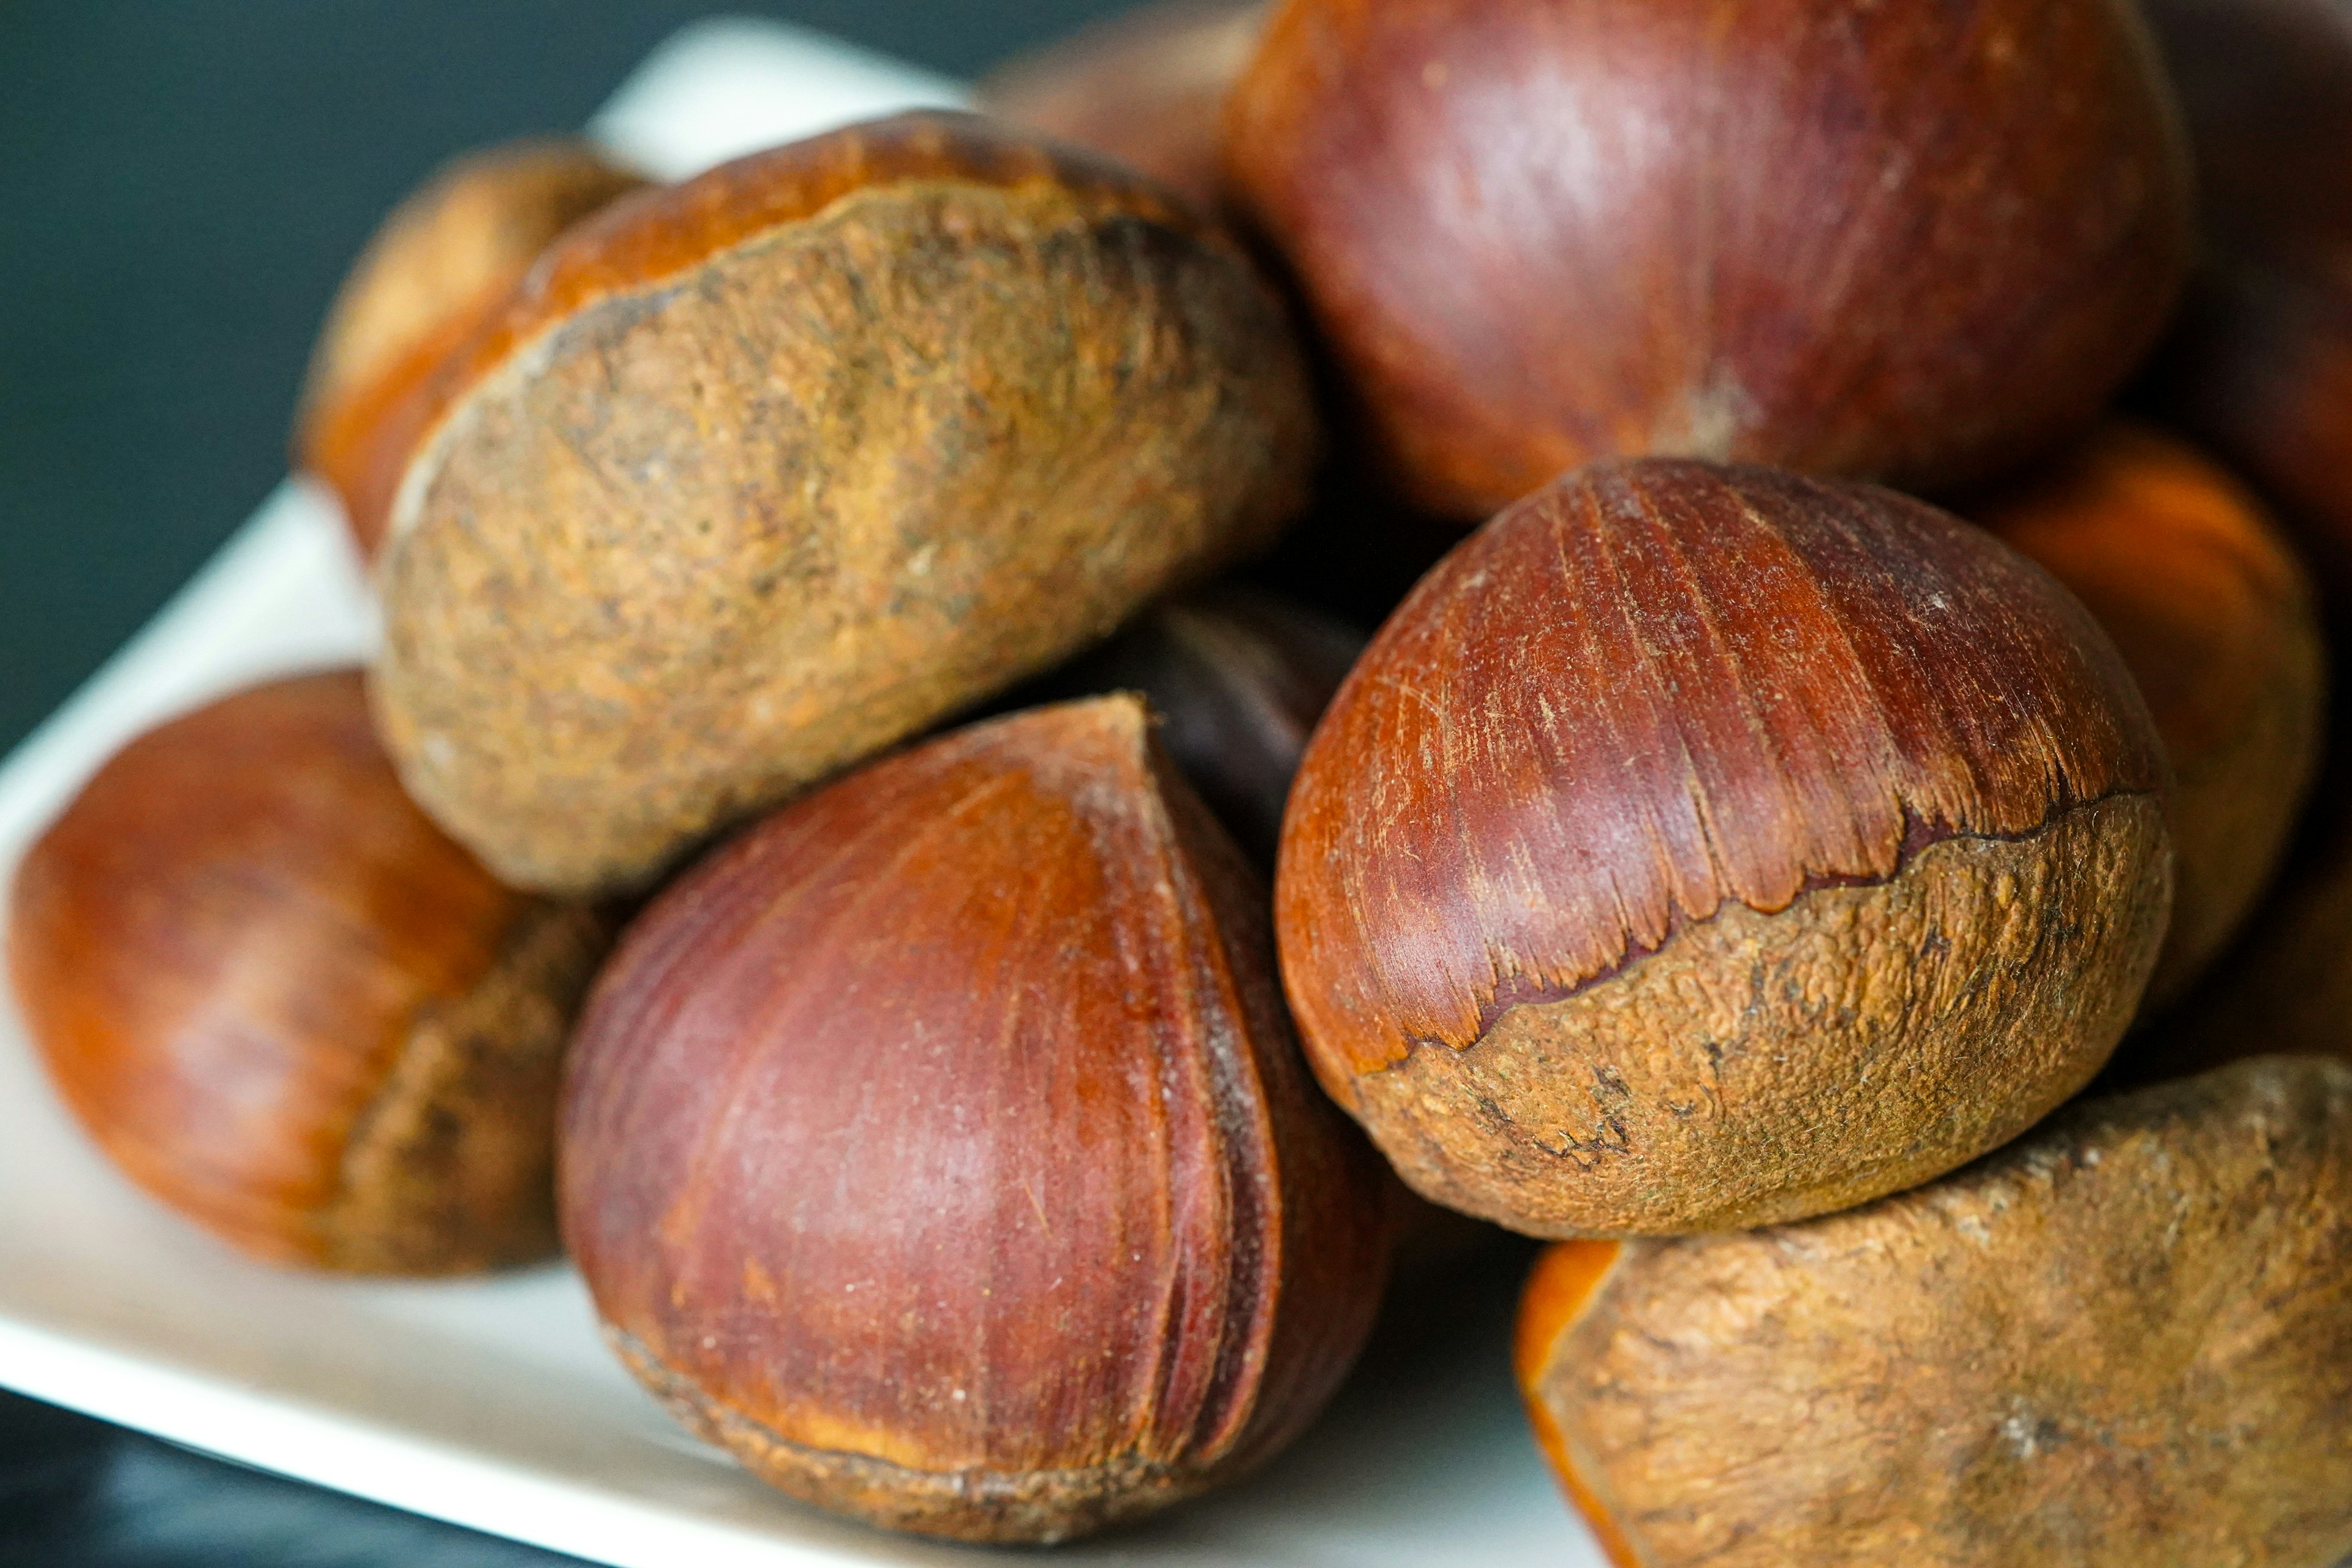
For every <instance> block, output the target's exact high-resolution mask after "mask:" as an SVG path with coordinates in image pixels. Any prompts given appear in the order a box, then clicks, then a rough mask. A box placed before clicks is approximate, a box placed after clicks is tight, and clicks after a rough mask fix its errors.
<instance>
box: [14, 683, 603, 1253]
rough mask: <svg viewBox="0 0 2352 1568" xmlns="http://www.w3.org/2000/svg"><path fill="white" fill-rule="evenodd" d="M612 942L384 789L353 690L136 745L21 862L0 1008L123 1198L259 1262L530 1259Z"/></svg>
mask: <svg viewBox="0 0 2352 1568" xmlns="http://www.w3.org/2000/svg"><path fill="white" fill-rule="evenodd" d="M607 936H608V931H607V927H606V925H605V923H604V921H603V920H602V919H601V918H600V917H598V916H597V915H596V914H594V913H593V912H592V911H590V910H584V909H582V908H579V907H576V906H566V905H556V904H549V903H546V902H543V901H542V900H538V899H531V898H526V897H523V896H522V895H520V894H517V893H514V892H510V891H509V890H508V889H505V888H502V887H500V886H499V884H498V883H497V882H495V881H493V880H492V879H490V877H489V876H488V874H487V873H486V872H484V871H483V870H482V868H480V867H479V866H478V865H477V864H476V863H475V862H474V861H473V859H472V858H469V857H468V856H467V854H466V853H465V851H464V850H462V849H460V848H458V847H457V845H455V844H453V843H451V842H450V841H449V840H448V839H447V838H446V837H444V836H443V835H442V833H441V832H440V830H439V829H437V828H436V827H435V826H433V825H432V823H431V822H429V821H427V820H426V819H425V815H424V814H423V813H422V812H420V811H418V810H417V809H416V808H415V806H414V805H410V804H409V802H408V799H407V797H406V796H404V795H402V794H401V792H400V785H399V783H398V781H397V780H395V779H394V776H393V772H392V767H391V764H390V763H387V762H386V761H385V760H384V758H383V752H382V751H381V750H380V749H379V748H378V747H377V745H376V743H375V737H374V735H373V733H372V732H371V731H370V729H369V727H368V718H367V706H366V703H365V701H364V700H363V699H362V696H361V693H360V681H359V677H358V676H357V675H356V674H354V673H351V672H341V673H332V674H324V675H314V676H305V677H299V678H296V679H288V680H281V681H278V682H274V683H272V684H270V685H267V686H262V687H257V688H255V689H251V690H249V691H245V692H241V693H239V694H237V695H236V696H233V697H229V698H226V699H223V700H220V701H218V702H215V703H214V704H212V705H211V706H209V707H206V708H204V709H200V710H197V711H195V712H194V713H191V714H188V715H186V716H185V717H184V718H180V719H177V720H174V721H172V722H170V723H168V724H165V725H163V727H162V728H160V729H157V730H154V731H151V732H150V733H148V734H146V735H144V736H142V737H141V738H140V739H138V740H136V741H134V742H131V744H130V745H129V746H127V747H125V748H124V749H123V750H122V752H121V753H120V754H118V755H117V756H116V757H115V758H114V759H113V760H112V761H111V762H110V763H108V764H107V765H106V766H105V768H103V769H102V770H101V771H100V773H98V775H97V776H96V777H95V778H93V779H92V780H91V781H90V782H89V785H88V786H87V787H86V788H84V789H83V791H82V792H81V794H80V795H79V796H78V797H77V798H76V799H75V800H74V802H73V804H72V805H70V806H68V808H67V810H66V811H65V813H64V815H63V816H60V817H58V820H57V821H56V822H55V823H54V824H52V825H51V826H50V827H49V828H48V829H47V832H45V833H44V834H43V835H42V836H41V837H40V838H39V840H38V841H37V842H36V843H35V844H34V846H33V847H32V848H31V850H30V851H28V852H27V853H26V857H25V859H24V861H23V863H22V865H21V866H20V867H19V868H18V869H17V872H16V883H15V886H14V888H13V889H12V892H11V903H10V910H9V922H8V959H9V967H10V973H11V975H12V978H13V979H14V981H15V985H16V999H17V1003H18V1005H20V1006H21V1007H22V1008H23V1010H24V1015H25V1020H26V1026H27V1027H28V1029H29V1031H30V1033H31V1035H32V1037H33V1040H34V1043H35V1044H36V1045H37V1047H39V1050H40V1053H41V1058H42V1060H43V1063H44V1065H45V1066H46V1067H47V1068H48V1072H49V1077H50V1079H51V1081H52V1082H54V1083H55V1084H56V1086H57V1089H58V1093H59V1094H60V1095H61V1096H62V1097H63V1098H64V1100H65V1101H66V1104H67V1105H68V1107H69V1108H70V1109H71V1110H72V1111H73V1113H74V1115H75V1116H76V1118H77V1119H79V1121H80V1122H81V1124H82V1126H83V1128H84V1129H85V1130H87V1131H88V1132H89V1135H90V1137H91V1138H92V1139H93V1140H94V1141H95V1142H97V1143H98V1145H99V1146H100V1148H101V1149H103V1150H104V1151H105V1152H106V1153H107V1154H108V1155H109V1156H110V1158H111V1159H112V1160H113V1161H114V1163H115V1164H116V1165H118V1166H119V1167H120V1168H121V1170H122V1172H123V1173H124V1174H126V1175H128V1176H129V1177H130V1178H131V1180H132V1181H134V1182H136V1183H137V1184H139V1185H140V1186H142V1187H143V1188H145V1189H146V1190H147V1191H148V1192H149V1193H151V1194H153V1195H155V1196H156V1197H158V1198H160V1199H162V1200H163V1202H164V1203H166V1204H168V1205H171V1206H172V1207H173V1208H175V1209H177V1210H179V1211H180V1212H181V1213H182V1214H184V1215H186V1216H187V1217H188V1218H190V1219H193V1220H194V1221H195V1222H196V1223H197V1224H199V1225H201V1226H205V1228H206V1229H208V1230H210V1231H212V1232H213V1233H214V1234H215V1235H217V1236H219V1237H222V1238H224V1239H226V1241H228V1242H230V1243H232V1244H233V1245H235V1246H236V1247H240V1248H242V1249H244V1250H245V1251H247V1252H249V1253H252V1254H254V1255H256V1256H257V1257H261V1258H268V1259H271V1260H273V1261H278V1262H286V1263H298V1264H305V1265H310V1266H313V1267H317V1268H332V1269H347V1270H353V1271H357V1272H362V1273H390V1274H446V1273H455V1272H460V1271H464V1270H469V1269H477V1268H490V1267H494V1266H497V1265H500V1264H509V1263H518V1262H525V1261H529V1260H530V1259H533V1258H539V1257H541V1256H544V1255H546V1254H548V1253H551V1252H552V1251H553V1250H554V1248H555V1226H554V1185H553V1166H554V1148H553V1143H554V1132H555V1100H556V1090H557V1085H558V1073H559V1064H560V1059H561V1056H562V1047H563V1044H564V1039H565V1036H566V1032H567V1030H568V1028H569V1026H570V1024H571V1020H572V1010H573V1008H574V1007H575V1006H576V1005H577V1004H578V1002H579V999H580V997H581V995H582V994H583V992H584V991H585V990H586V989H587V985H588V979H589V975H590V973H592V972H593V969H594V967H595V964H596V962H597V960H598V959H599V958H600V957H601V956H602V955H603V952H604V946H605V942H606V940H607Z"/></svg>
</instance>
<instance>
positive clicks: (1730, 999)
mask: <svg viewBox="0 0 2352 1568" xmlns="http://www.w3.org/2000/svg"><path fill="white" fill-rule="evenodd" d="M2163 782H2164V763H2163V759H2162V756H2161V752H2160V749H2159V743H2158V740H2157V737H2156V734H2155V731H2154V729H2153V726H2152V725H2151V723H2150V721H2149V720H2148V717H2147V710H2146V708H2145V707H2144V706H2143V705H2142V703H2141V700H2140V698H2139V695H2138V693H2137V690H2136V689H2134V687H2133V685H2132V681H2131V678H2130V676H2129V675H2128V674H2126V672H2125V670H2124V668H2123V665H2122V662H2121V660H2120V659H2119V658H2118V657H2117V656H2116V652H2115V648H2114V647H2113V645H2112V644H2111V643H2109V642H2108V640H2107V639H2106V637H2105V635H2104V634H2102V633H2101V632H2100V630H2099V629H2098V626H2097V625H2096V624H2095V622H2093V621H2092V619H2091V618H2090V616H2088V615H2087V614H2086V613H2085V612H2084V610H2083V608H2082V606H2081V605H2078V604H2076V603H2075V602H2074V600H2073V599H2072V598H2070V597H2069V596H2068V595H2066V594H2065V592H2064V590H2063V589H2061V588H2060V587H2058V586H2057V584H2054V583H2053V582H2052V581H2051V579H2050V578H2049V577H2048V576H2047V575H2046V574H2043V573H2042V571H2041V570H2040V569H2039V568H2037V567H2034V566H2033V565H2032V564H2031V563H2028V562H2026V561H2024V560H2023V559H2022V558H2021V557H2020V556H2018V555H2016V554H2014V553H2013V552H2011V551H2009V550H2007V549H2006V548H2004V547H2003V546H2001V545H2000V544H1999V543H1998V542H1995V541H1993V540H1992V539H1991V538H1990V536H1988V535H1986V534H1985V533H1984V532H1982V531H1980V530H1977V529H1973V528H1970V527H1969V526H1967V525H1966V524H1964V523H1961V522H1959V521H1958V520H1956V519H1954V518H1951V517H1948V516H1947V515H1945V514H1944V513H1942V512H1940V511H1937V510H1935V509H1934V508H1932V507H1928V506H1926V505H1924V504H1923V503H1920V502H1917V501H1914V500H1908V499H1906V498H1904V497H1901V496H1898V495H1895V493H1893V492H1892V491H1887V490H1881V489H1875V488H1874V487H1870V486H1861V485H1844V484H1836V483H1829V482H1821V481H1813V480H1807V479H1799V478H1797V477H1795V476H1792V475H1786V474H1780V473H1778V472H1775V471H1772V470H1769V469H1759V468H1718V467H1716V466H1713V465H1709V464H1704V463H1695V462H1688V461H1681V460H1670V459H1648V460H1643V461H1638V462H1632V463H1623V464H1604V465H1600V466H1596V467H1595V468H1589V469H1586V470H1584V471H1583V472H1582V473H1580V474H1578V475H1575V476H1571V477H1570V479H1566V480H1563V481H1561V482H1560V483H1559V484H1558V485H1555V486H1553V487H1551V488H1550V489H1547V490H1544V491H1540V492H1538V494H1537V495H1535V496H1532V497H1530V498H1529V499H1528V500H1526V501H1524V502H1522V503H1520V504H1519V505H1518V506H1516V507H1514V508H1512V509H1511V510H1508V511H1507V512H1505V513H1504V514H1503V515H1502V516H1500V517H1498V518H1497V519H1496V520H1495V521H1493V522H1492V523H1490V524H1488V525H1487V526H1486V529H1485V530H1483V531H1480V532H1479V533H1477V534H1475V535H1473V536H1472V537H1471V538H1470V539H1469V540H1468V541H1467V542H1465V543H1464V544H1463V545H1462V547H1461V548H1459V549H1457V550H1456V551H1455V552H1454V553H1453V554H1452V555H1450V556H1448V557H1447V558H1446V560H1445V561H1444V563H1442V564H1441V565H1440V566H1439V567H1438V568H1437V570H1436V571H1434V572H1433V573H1432V574H1430V575H1429V576H1428V577H1427V578H1425V579H1423V583H1422V584H1421V586H1420V587H1419V588H1417V589H1416V590H1415V591H1414V592H1413V594H1412V596H1411V597H1410V598H1408V599H1407V600H1406V601H1405V603H1404V605H1402V607H1401V608H1400V609H1399V610H1398V612H1397V614H1396V615H1395V616H1393V617H1392V618H1391V620H1390V622H1389V624H1388V625H1387V626H1384V627H1383V628H1382V629H1381V632H1380V634H1379V636H1378V637H1375V638H1374V639H1373V642H1372V645H1371V647H1370V648H1369V649H1368V650H1367V651H1366V653H1365V655H1364V657H1363V658H1361V659H1360V660H1359V661H1358V663H1357V665H1356V668H1355V669H1354V671H1353V673H1351V674H1350V675H1349V678H1348V680H1347V683H1346V684H1345V685H1344V686H1342V687H1341V688H1340V690H1339V696H1338V697H1337V698H1336V699H1335V700H1333V702H1332V705H1331V708H1330V710H1329V711H1328V713H1327V714H1326V715H1325V716H1324V719H1323V722H1322V724H1321V726H1320V727H1319V728H1318V730H1317V731H1316V734H1315V738H1314V740H1313V742H1311V743H1310V744H1309V745H1308V748H1307V757H1306V760H1305V762H1304V763H1302V765H1301V767H1300V770H1299V774H1298V779H1297V784H1295V785H1294V786H1293V789H1292V793H1291V800H1290V812H1289V816H1288V818H1287V820H1286V823H1285V826H1284V829H1283V842H1282V852H1281V862H1280V870H1279V876H1278V879H1277V889H1276V921H1277V928H1278V930H1279V931H1280V935H1281V945H1282V963H1283V975H1284V980H1285V983H1286V985H1287V987H1288V990H1289V993H1290V996H1291V999H1292V1005H1293V1007H1294V1009H1295V1010H1296V1012H1297V1017H1298V1022H1299V1026H1300V1031H1301V1034H1302V1036H1303V1037H1304V1039H1305V1042H1306V1044H1307V1052H1308V1056H1309V1058H1310V1059H1311V1060H1312V1061H1313V1063H1314V1065H1315V1068H1316V1070H1317V1072H1318V1075H1319V1076H1320V1078H1321V1079H1322V1081H1323V1083H1324V1086H1325V1087H1326V1088H1327V1089H1329V1090H1330V1091H1331V1093H1332V1094H1333V1095H1334V1096H1335V1097H1336V1098H1337V1099H1338V1100H1339V1101H1340V1103H1341V1104H1343V1105H1345V1106H1347V1107H1348V1108H1349V1110H1351V1111H1353V1112H1354V1113H1355V1115H1356V1116H1357V1118H1358V1120H1360V1121H1362V1122H1363V1123H1364V1125H1365V1126H1366V1128H1367V1129H1368V1130H1370V1132H1371V1134H1372V1137H1373V1140H1374V1142H1377V1143H1378V1144H1379V1145H1380V1146H1381V1150H1382V1152H1385V1153H1386V1154H1387V1155H1388V1156H1389V1158H1390V1160H1391V1163H1394V1164H1395V1165H1396V1167H1397V1169H1398V1171H1399V1173H1401V1174H1402V1175H1403V1177H1404V1178H1405V1180H1406V1182H1407V1183H1408V1184H1411V1185H1412V1186H1413V1187H1414V1188H1415V1189H1416V1190H1417V1191H1419V1192H1421V1193H1422V1194H1423V1195H1424V1196H1427V1197H1430V1198H1432V1199H1433V1200H1435V1201H1437V1202H1440V1203H1444V1204H1447V1205H1451V1206H1454V1207H1456V1208H1460V1209H1463V1210H1465V1211H1466V1212H1468V1213H1471V1214H1475V1215H1482V1216H1484V1217H1486V1218H1489V1219H1493V1220H1495V1221H1496V1222H1497V1223H1500V1224H1503V1225H1507V1226H1512V1227H1514V1228H1517V1229H1520V1230H1525V1231H1528V1232H1529V1233H1531V1234H1536V1235H1552V1236H1562V1235H1577V1234H1591V1233H1606V1234H1625V1233H1633V1234H1642V1233H1656V1232H1671V1231H1681V1230H1699V1229H1709V1228H1715V1227H1719V1226H1742V1225H1755V1224H1762V1223H1767V1222H1769V1221H1774V1220H1780V1219H1790V1218H1799V1217H1802V1216H1803V1215H1810V1214H1817V1213H1822V1212H1826V1211H1828V1210H1831V1209H1835V1208H1841V1207H1844V1206H1846V1205H1851V1204H1855V1203H1859V1202H1862V1201H1864V1200H1865V1199H1868V1198H1871V1197H1874V1196H1877V1195H1879V1194H1883V1193H1887V1192H1892V1191H1895V1190H1898V1189H1900V1188H1902V1187H1905V1186H1908V1185H1911V1184H1915V1183H1917V1182H1921V1181H1925V1180H1927V1179H1928V1178H1930V1177H1932V1176H1935V1175H1938V1174H1940V1173H1943V1172H1945V1171H1948V1170H1950V1169H1952V1168H1953V1167H1954V1166H1956V1165H1958V1164H1959V1163H1962V1162H1964V1161H1967V1160H1969V1159H1971V1158H1973V1157H1974V1156H1976V1155H1977V1154H1979V1153H1981V1152H1984V1151H1985V1150H1987V1149H1990V1148H1992V1147H1995V1146H1997V1145H1998V1144H2000V1143H2002V1142H2007V1141H2008V1140H2009V1139H2011V1138H2012V1137H2014V1136H2016V1135H2017V1134H2018V1133H2019V1132H2021V1131H2023V1130H2024V1129H2025V1128H2026V1127H2028V1126H2030V1125H2032V1122H2034V1121H2036V1120H2038V1119H2039V1118H2041V1117H2042V1115H2044V1114H2045V1113H2047V1112H2048V1111H2049V1110H2052V1109H2053V1108H2054V1107H2055V1106H2056V1105H2057V1104H2059V1103H2060V1102H2061V1101H2062V1100H2065V1099H2066V1098H2067V1097H2068V1096H2069V1095H2071V1094H2073V1093H2074V1091H2075V1090H2076V1089H2080V1088H2081V1087H2082V1086H2083V1085H2084V1083H2085V1082H2086V1081H2087V1080H2088V1079H2090V1077H2091V1076H2092V1074H2093V1073H2095V1071H2096V1070H2097V1069H2098V1068H2099V1066H2100V1064H2101V1063H2102V1062H2104V1061H2105V1059H2106V1057H2107V1054H2108V1053H2109V1052H2110V1051H2111V1050H2112V1049H2113V1048H2114V1046H2115V1043H2116V1039H2117V1037H2119V1036H2120V1035H2121V1034H2122V1032H2123V1029H2124V1027H2125V1026H2126V1023H2127V1022H2128V1021H2129V1019H2130V1017H2131V1016H2132V1012H2133V1010H2134V1008H2135V1006H2136V1005H2137V1002H2138V1000H2139V996H2140V992H2141V990H2142V987H2143V986H2144V984H2145V983H2146V980H2147V973H2148V971H2149V967H2150V965H2151V964H2152V963H2153V962H2154V960H2155V957H2156V952H2157V948H2158V944H2159V942H2160V941H2161V939H2162V936H2163V932H2164V920H2165V908H2166V903H2167V900H2168V864H2169V856H2168V852H2167V849H2166V845H2165V837H2164V828H2163V825H2162V821H2161V816H2162V813H2161V807H2160V804H2159V791H2160V789H2161V787H2162V785H2163Z"/></svg>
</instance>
